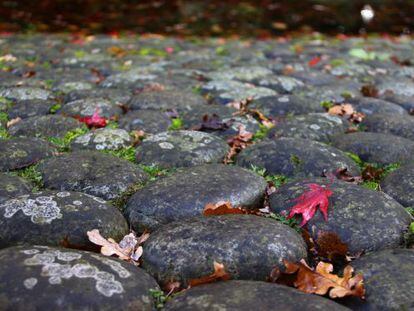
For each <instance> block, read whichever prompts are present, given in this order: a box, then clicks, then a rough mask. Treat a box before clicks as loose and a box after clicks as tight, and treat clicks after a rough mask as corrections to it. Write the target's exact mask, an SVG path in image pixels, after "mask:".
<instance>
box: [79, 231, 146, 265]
mask: <svg viewBox="0 0 414 311" xmlns="http://www.w3.org/2000/svg"><path fill="white" fill-rule="evenodd" d="M86 234H87V235H88V238H89V241H91V242H92V243H94V244H96V245H99V246H101V254H102V255H105V256H112V255H115V256H117V257H119V258H120V259H122V260H125V261H129V262H132V263H134V264H135V265H139V259H140V258H141V256H142V253H143V248H142V246H141V244H142V243H144V242H145V241H146V240H147V239H148V237H149V233H147V232H144V233H143V234H142V235H141V236H140V237H137V236H136V235H135V233H134V232H131V233H129V234H127V235H126V236H124V237H123V238H122V240H121V241H120V242H119V243H117V242H116V241H114V240H113V239H111V238H108V239H105V238H104V237H103V236H102V235H101V234H100V233H99V230H98V229H93V230H91V231H88V232H87V233H86Z"/></svg>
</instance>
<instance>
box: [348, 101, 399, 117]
mask: <svg viewBox="0 0 414 311" xmlns="http://www.w3.org/2000/svg"><path fill="white" fill-rule="evenodd" d="M348 102H349V103H350V104H352V106H353V107H354V108H355V110H356V111H358V112H362V113H364V114H366V115H375V114H391V115H396V116H401V115H406V114H407V111H406V110H405V109H404V108H402V107H401V106H399V105H396V104H393V103H390V102H387V101H385V100H382V99H377V98H372V97H358V98H351V99H349V100H348Z"/></svg>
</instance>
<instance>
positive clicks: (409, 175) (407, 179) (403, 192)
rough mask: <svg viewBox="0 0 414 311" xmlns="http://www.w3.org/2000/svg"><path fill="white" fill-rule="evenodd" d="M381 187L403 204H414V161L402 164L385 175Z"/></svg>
mask: <svg viewBox="0 0 414 311" xmlns="http://www.w3.org/2000/svg"><path fill="white" fill-rule="evenodd" d="M381 189H382V190H383V191H384V192H385V193H387V194H388V195H390V196H391V197H393V198H394V199H395V200H396V201H398V202H400V204H402V205H403V206H407V207H409V206H414V163H410V164H406V165H403V166H402V167H400V168H398V169H396V170H395V171H394V172H392V173H390V174H389V175H388V176H386V177H385V178H384V180H383V181H382V182H381Z"/></svg>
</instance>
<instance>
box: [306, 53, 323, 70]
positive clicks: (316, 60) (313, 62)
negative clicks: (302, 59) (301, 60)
mask: <svg viewBox="0 0 414 311" xmlns="http://www.w3.org/2000/svg"><path fill="white" fill-rule="evenodd" d="M321 60H322V58H321V57H319V56H315V57H314V58H312V59H311V60H310V61H309V62H308V66H309V67H314V66H316V65H317V64H319V62H320V61H321Z"/></svg>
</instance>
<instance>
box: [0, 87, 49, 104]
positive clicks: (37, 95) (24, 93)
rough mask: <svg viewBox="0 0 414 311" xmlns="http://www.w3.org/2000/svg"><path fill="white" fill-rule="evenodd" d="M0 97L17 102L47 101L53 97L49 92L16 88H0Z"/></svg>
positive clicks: (33, 88)
mask: <svg viewBox="0 0 414 311" xmlns="http://www.w3.org/2000/svg"><path fill="white" fill-rule="evenodd" d="M0 97H4V98H7V99H11V100H17V101H19V100H35V99H40V100H48V99H51V98H52V97H53V95H52V93H51V92H50V91H48V90H45V89H41V88H36V87H26V86H16V87H6V88H0Z"/></svg>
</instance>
